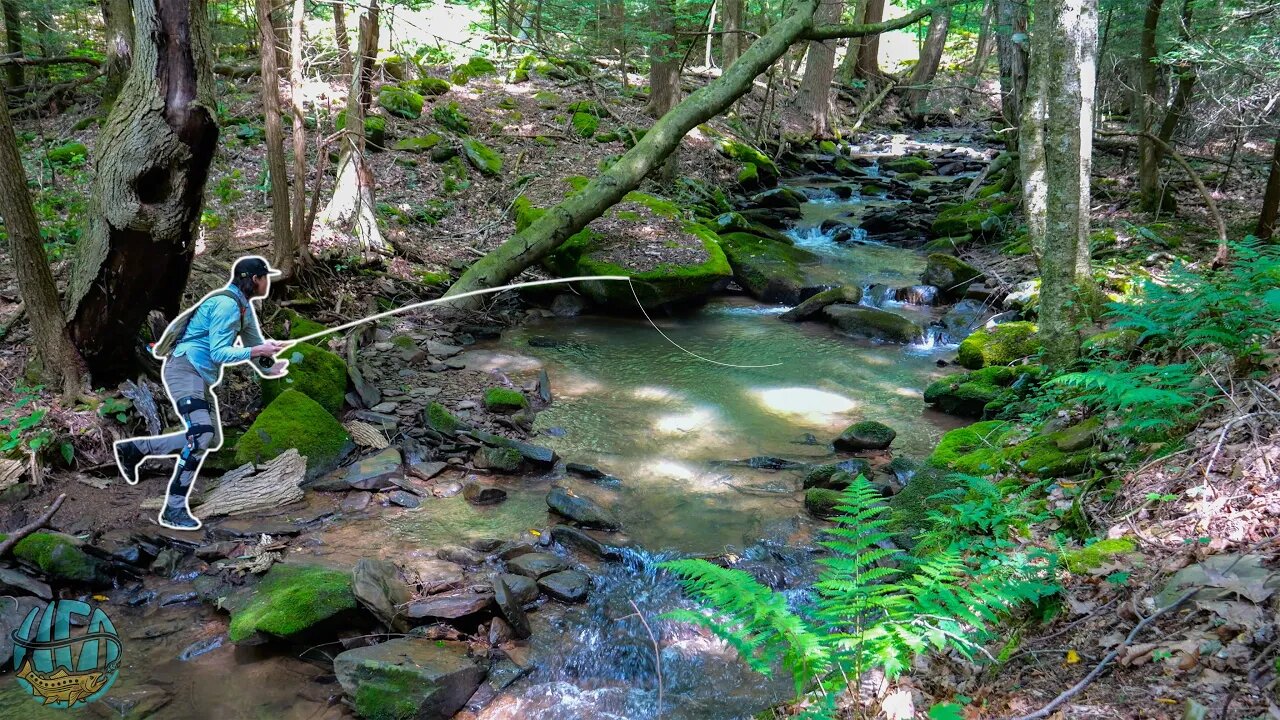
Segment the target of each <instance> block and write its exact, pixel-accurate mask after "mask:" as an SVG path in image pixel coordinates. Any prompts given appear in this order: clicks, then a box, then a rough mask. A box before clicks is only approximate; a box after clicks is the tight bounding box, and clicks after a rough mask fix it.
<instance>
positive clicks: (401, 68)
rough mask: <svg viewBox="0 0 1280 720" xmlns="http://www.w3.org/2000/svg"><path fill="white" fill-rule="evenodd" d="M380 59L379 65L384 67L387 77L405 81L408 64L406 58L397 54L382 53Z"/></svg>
mask: <svg viewBox="0 0 1280 720" xmlns="http://www.w3.org/2000/svg"><path fill="white" fill-rule="evenodd" d="M379 55H380V57H378V65H381V66H382V69H383V71H384V72H386V73H387V77H390V78H394V79H396V80H404V76H405V68H406V64H405V61H404V57H402V56H400V55H398V54H395V53H380V54H379Z"/></svg>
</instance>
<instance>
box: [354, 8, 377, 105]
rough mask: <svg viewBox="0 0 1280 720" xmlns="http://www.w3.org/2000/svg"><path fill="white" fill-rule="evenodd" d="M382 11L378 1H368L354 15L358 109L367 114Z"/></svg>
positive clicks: (371, 93) (375, 64) (371, 91)
mask: <svg viewBox="0 0 1280 720" xmlns="http://www.w3.org/2000/svg"><path fill="white" fill-rule="evenodd" d="M381 13H382V11H381V10H380V9H379V7H378V0H369V4H368V5H367V6H361V7H360V8H359V10H358V11H357V14H356V31H357V36H356V54H357V55H358V56H359V57H357V58H356V64H355V66H354V70H353V72H354V71H357V70H358V71H359V73H358V74H359V77H360V108H361V111H362V112H364V113H368V112H369V108H370V107H371V106H372V105H373V70H374V68H375V67H376V66H377V62H378V32H379V29H380V27H381V26H380V25H379V22H380V21H379V17H381Z"/></svg>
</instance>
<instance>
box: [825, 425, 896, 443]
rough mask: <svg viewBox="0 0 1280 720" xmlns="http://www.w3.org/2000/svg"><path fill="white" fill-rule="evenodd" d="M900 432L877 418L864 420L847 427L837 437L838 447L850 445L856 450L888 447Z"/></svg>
mask: <svg viewBox="0 0 1280 720" xmlns="http://www.w3.org/2000/svg"><path fill="white" fill-rule="evenodd" d="M897 436H898V433H897V432H895V431H894V429H893V428H891V427H889V426H888V425H885V424H884V423H881V422H876V421H875V420H863V421H862V422H857V423H854V424H852V425H850V426H849V427H847V428H845V430H844V432H842V433H840V437H838V438H836V443H835V444H836V447H837V448H841V447H848V448H850V449H854V450H870V449H881V448H887V447H889V445H891V444H892V443H893V440H894V438H896V437H897Z"/></svg>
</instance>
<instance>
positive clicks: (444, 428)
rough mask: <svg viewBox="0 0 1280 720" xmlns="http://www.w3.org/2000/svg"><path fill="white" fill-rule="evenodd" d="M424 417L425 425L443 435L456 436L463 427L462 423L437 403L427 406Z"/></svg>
mask: <svg viewBox="0 0 1280 720" xmlns="http://www.w3.org/2000/svg"><path fill="white" fill-rule="evenodd" d="M426 417H427V425H430V426H431V429H432V430H435V431H436V432H439V433H444V434H445V435H456V434H457V432H458V430H460V429H462V427H463V424H462V421H461V420H459V419H458V418H457V417H456V416H455V415H454V414H453V413H451V412H449V410H448V408H446V407H445V406H444V405H441V404H440V403H438V402H433V403H431V404H430V405H428V406H427V414H426Z"/></svg>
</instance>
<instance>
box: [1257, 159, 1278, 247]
mask: <svg viewBox="0 0 1280 720" xmlns="http://www.w3.org/2000/svg"><path fill="white" fill-rule="evenodd" d="M1278 213H1280V135H1277V136H1276V145H1275V148H1274V150H1272V153H1271V172H1269V173H1267V191H1266V194H1264V195H1263V196H1262V214H1261V215H1259V216H1258V231H1257V232H1256V233H1255V234H1256V235H1257V236H1258V237H1260V238H1262V239H1263V240H1270V239H1272V238H1274V237H1275V234H1276V216H1277V214H1278Z"/></svg>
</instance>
